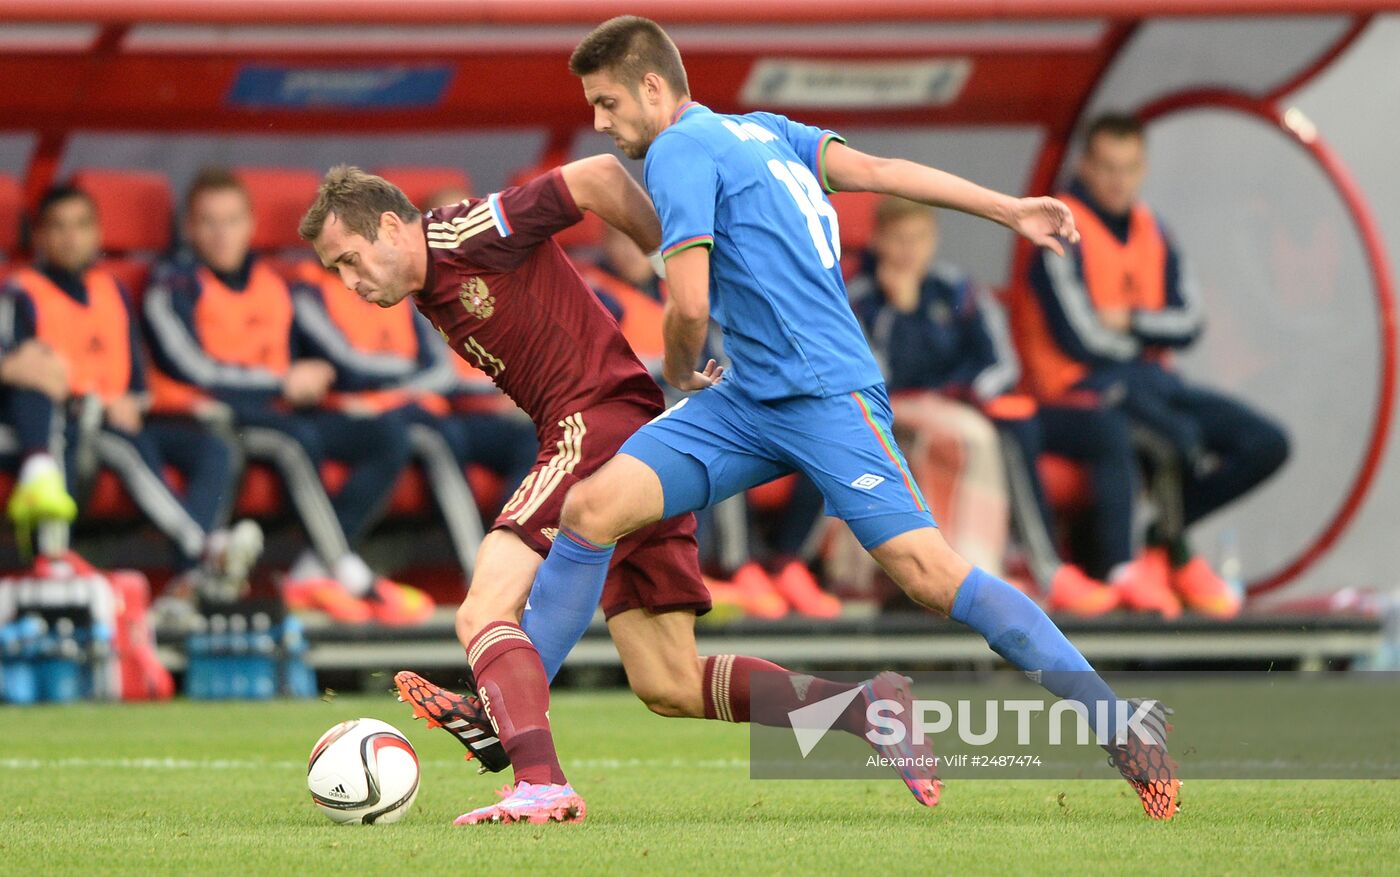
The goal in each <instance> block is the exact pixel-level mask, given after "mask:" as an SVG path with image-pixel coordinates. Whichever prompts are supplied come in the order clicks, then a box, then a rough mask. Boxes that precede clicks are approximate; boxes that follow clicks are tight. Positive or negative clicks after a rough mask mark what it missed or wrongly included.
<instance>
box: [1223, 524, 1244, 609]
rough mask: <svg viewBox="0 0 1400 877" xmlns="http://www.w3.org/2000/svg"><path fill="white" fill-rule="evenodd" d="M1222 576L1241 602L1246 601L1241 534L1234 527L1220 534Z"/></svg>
mask: <svg viewBox="0 0 1400 877" xmlns="http://www.w3.org/2000/svg"><path fill="white" fill-rule="evenodd" d="M1220 577H1221V578H1222V579H1224V580H1225V584H1226V585H1228V586H1229V587H1230V590H1231V592H1233V593H1234V595H1235V597H1236V598H1238V599H1239V600H1240V601H1241V602H1243V601H1244V597H1245V594H1244V563H1243V562H1242V561H1241V560H1240V534H1239V531H1238V530H1235V529H1234V528H1231V529H1228V530H1224V531H1222V532H1221V534H1220Z"/></svg>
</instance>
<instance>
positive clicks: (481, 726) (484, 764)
mask: <svg viewBox="0 0 1400 877" xmlns="http://www.w3.org/2000/svg"><path fill="white" fill-rule="evenodd" d="M394 686H395V687H397V688H398V690H399V700H401V701H403V702H404V703H406V704H408V705H409V706H411V707H412V708H413V717H414V718H415V719H425V720H427V723H428V727H429V728H442V729H443V730H444V731H447V732H448V733H450V734H451V735H452V736H453V737H455V738H456V739H457V742H458V743H461V744H462V745H463V746H465V747H467V758H468V759H472V758H475V759H476V760H477V761H478V762H480V763H481V770H482V772H483V773H485V772H488V771H489V772H491V773H496V772H497V771H502V770H505V769H506V768H508V767H510V756H509V755H507V754H506V750H505V747H504V746H502V745H501V741H500V739H499V738H498V737H497V736H496V728H495V726H494V725H492V724H491V719H490V718H489V717H488V716H487V715H486V711H485V710H484V709H482V708H481V701H480V700H478V699H477V697H476V695H475V694H468V695H465V696H464V695H461V694H457V693H455V692H451V691H448V690H447V689H446V688H441V687H439V686H437V685H434V684H433V683H431V682H429V681H428V680H426V679H424V678H423V677H422V676H419V675H418V674H417V673H413V672H410V671H408V670H401V671H399V672H398V673H397V674H395V676H394Z"/></svg>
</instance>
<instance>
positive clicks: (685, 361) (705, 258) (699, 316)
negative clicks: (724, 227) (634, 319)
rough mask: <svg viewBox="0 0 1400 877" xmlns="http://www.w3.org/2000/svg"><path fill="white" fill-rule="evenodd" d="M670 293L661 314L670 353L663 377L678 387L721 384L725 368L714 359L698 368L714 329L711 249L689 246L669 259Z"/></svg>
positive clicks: (663, 330) (663, 333) (688, 387)
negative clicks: (709, 336) (711, 309)
mask: <svg viewBox="0 0 1400 877" xmlns="http://www.w3.org/2000/svg"><path fill="white" fill-rule="evenodd" d="M666 286H667V292H668V293H669V294H668V296H667V298H666V309H665V311H664V312H663V313H662V317H661V332H662V336H663V338H664V340H665V345H666V356H665V362H664V363H663V365H662V372H661V373H662V376H663V377H664V378H666V383H668V384H670V385H671V386H673V387H675V388H676V389H677V390H683V391H685V392H690V391H691V390H703V389H705V388H706V387H708V386H710V385H711V384H714V383H717V382H718V381H719V379H720V377H721V376H722V375H723V374H724V369H723V368H721V367H719V366H717V365H715V361H714V360H713V359H712V360H710V361H709V362H708V363H706V364H705V370H704V371H696V370H695V363H696V362H698V361H699V360H700V351H701V350H703V349H704V347H705V334H706V333H707V332H708V331H709V329H710V251H709V248H707V247H703V246H699V247H688V248H686V249H684V250H681V251H680V252H678V253H676V254H675V255H673V256H671V257H670V258H669V259H667V260H666Z"/></svg>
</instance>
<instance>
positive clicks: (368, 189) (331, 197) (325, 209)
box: [297, 164, 423, 241]
mask: <svg viewBox="0 0 1400 877" xmlns="http://www.w3.org/2000/svg"><path fill="white" fill-rule="evenodd" d="M332 213H334V214H335V215H336V218H338V219H339V220H340V224H341V225H343V226H345V228H346V230H347V231H350V232H352V233H354V234H357V235H359V236H361V237H363V238H364V239H365V240H367V241H372V240H374V239H375V238H377V237H379V217H380V216H382V215H384V214H385V213H393V214H394V215H396V216H398V218H399V219H402V220H403V221H404V222H415V221H417V219H418V218H419V217H420V216H422V215H423V214H422V213H420V212H419V211H418V208H417V207H414V206H413V202H412V201H409V200H408V196H407V195H405V194H404V193H403V190H402V189H400V188H399V187H398V186H395V185H394V184H393V183H391V182H389V181H388V180H386V179H384V178H383V177H376V176H375V175H374V174H367V173H365V172H364V171H362V170H360V169H359V168H357V167H354V166H352V165H348V164H338V165H336V166H335V167H333V168H331V169H330V170H329V171H326V176H325V177H324V178H323V179H322V180H321V188H319V189H317V190H316V200H315V201H313V202H311V206H310V207H309V208H307V211H306V215H305V216H303V217H302V218H301V223H300V224H299V225H298V226H297V234H299V235H301V239H302V240H304V241H314V240H316V238H318V237H320V235H321V230H322V229H323V228H324V227H325V225H326V217H327V216H329V215H330V214H332Z"/></svg>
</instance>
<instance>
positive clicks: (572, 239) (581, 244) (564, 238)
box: [554, 210, 607, 250]
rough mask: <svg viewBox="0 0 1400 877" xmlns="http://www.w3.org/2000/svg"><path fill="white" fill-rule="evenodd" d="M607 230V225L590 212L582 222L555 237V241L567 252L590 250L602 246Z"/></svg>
mask: <svg viewBox="0 0 1400 877" xmlns="http://www.w3.org/2000/svg"><path fill="white" fill-rule="evenodd" d="M606 230H607V227H606V223H604V222H603V220H601V219H599V218H598V214H596V213H594V212H593V211H591V210H590V211H586V212H585V213H584V214H583V219H582V220H580V221H579V222H576V223H574V224H573V225H571V226H569V227H568V228H566V229H564V230H563V231H561V232H559V233H557V234H556V235H554V241H555V243H557V244H559V246H561V247H563V248H564V249H566V250H579V249H589V248H592V247H598V246H602V243H603V234H604V233H605V232H606Z"/></svg>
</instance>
